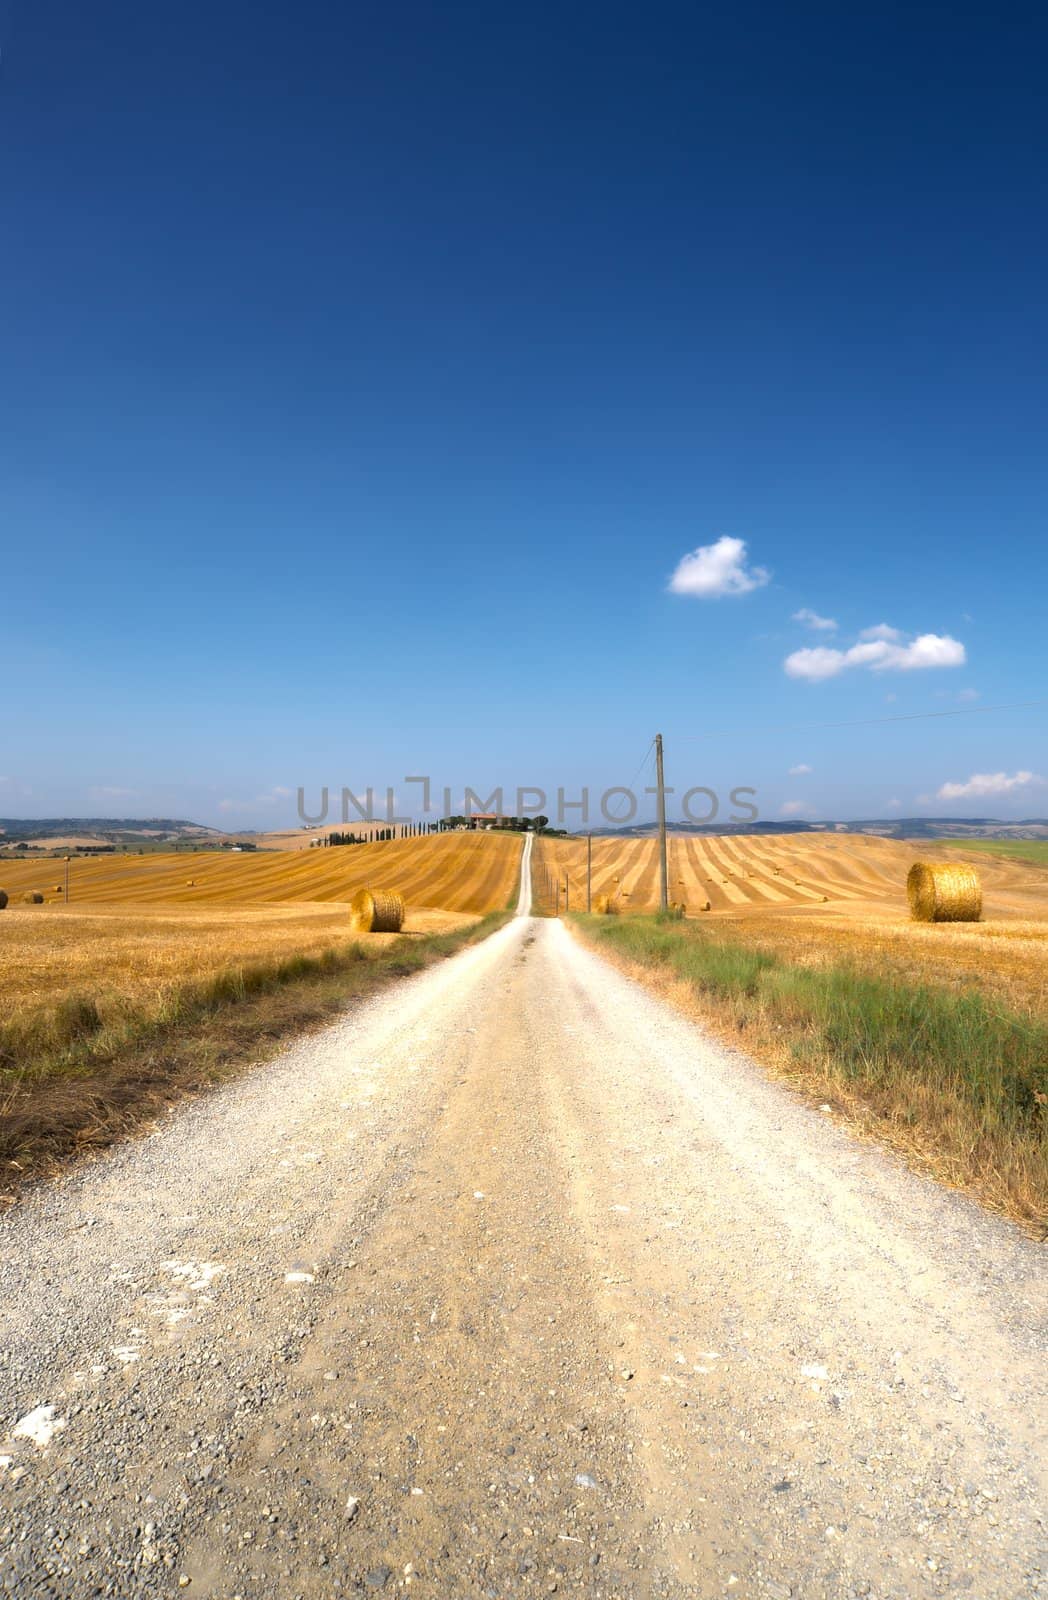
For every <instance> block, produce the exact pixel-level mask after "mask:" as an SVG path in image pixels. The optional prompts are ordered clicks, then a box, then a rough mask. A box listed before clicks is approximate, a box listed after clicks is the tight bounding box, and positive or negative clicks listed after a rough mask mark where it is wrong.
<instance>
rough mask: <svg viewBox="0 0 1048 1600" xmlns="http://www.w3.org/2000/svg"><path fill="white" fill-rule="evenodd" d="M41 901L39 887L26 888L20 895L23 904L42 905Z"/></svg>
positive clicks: (42, 901)
mask: <svg viewBox="0 0 1048 1600" xmlns="http://www.w3.org/2000/svg"><path fill="white" fill-rule="evenodd" d="M43 903H44V897H43V895H42V894H41V893H40V890H39V889H27V890H26V892H25V894H24V895H23V896H22V904H23V905H24V906H42V905H43Z"/></svg>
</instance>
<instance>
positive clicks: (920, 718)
mask: <svg viewBox="0 0 1048 1600" xmlns="http://www.w3.org/2000/svg"><path fill="white" fill-rule="evenodd" d="M1031 706H1048V700H1014V701H1012V702H1011V704H1009V705H1001V706H965V707H963V709H961V710H958V711H911V712H908V713H906V714H904V715H902V716H898V717H863V718H861V719H859V720H858V721H855V722H765V723H758V724H757V725H755V726H751V727H736V728H711V729H708V730H706V731H704V732H702V733H685V734H679V735H675V736H674V737H675V738H682V739H728V738H732V737H733V736H734V735H736V734H740V733H743V734H744V733H795V732H798V731H799V730H801V729H817V728H875V727H879V726H881V725H882V724H883V723H886V722H927V721H930V720H932V719H934V718H936V717H977V716H985V715H986V714H987V713H988V712H992V711H1024V710H1027V709H1029V707H1031ZM645 759H646V758H645ZM642 765H643V763H642Z"/></svg>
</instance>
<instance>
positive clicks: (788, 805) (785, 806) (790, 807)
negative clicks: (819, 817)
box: [779, 800, 811, 817]
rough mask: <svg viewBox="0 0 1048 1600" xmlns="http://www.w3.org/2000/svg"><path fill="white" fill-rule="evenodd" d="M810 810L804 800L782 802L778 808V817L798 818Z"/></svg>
mask: <svg viewBox="0 0 1048 1600" xmlns="http://www.w3.org/2000/svg"><path fill="white" fill-rule="evenodd" d="M810 810H811V806H809V805H808V803H807V802H806V801H804V800H784V801H783V803H782V805H781V806H780V807H779V816H780V817H800V816H803V814H804V813H805V812H806V811H810Z"/></svg>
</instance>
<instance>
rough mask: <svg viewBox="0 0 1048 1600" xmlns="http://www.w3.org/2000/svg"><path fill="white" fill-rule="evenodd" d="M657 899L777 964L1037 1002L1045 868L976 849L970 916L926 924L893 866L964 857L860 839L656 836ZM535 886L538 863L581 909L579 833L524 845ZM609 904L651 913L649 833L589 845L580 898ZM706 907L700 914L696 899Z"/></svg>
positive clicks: (1046, 948) (1046, 923)
mask: <svg viewBox="0 0 1048 1600" xmlns="http://www.w3.org/2000/svg"><path fill="white" fill-rule="evenodd" d="M668 856H669V880H670V881H669V890H670V899H671V900H677V901H680V902H683V904H684V906H685V911H686V915H688V916H689V917H691V916H696V917H701V918H702V919H703V920H704V921H712V922H715V923H717V924H718V925H721V926H722V931H723V932H724V933H725V934H728V933H729V932H730V931H732V930H735V931H737V933H738V934H739V935H740V936H744V937H745V939H746V940H747V941H748V942H751V941H752V942H753V943H756V944H760V945H762V946H763V947H765V948H768V949H774V950H776V951H777V952H778V953H780V954H782V955H784V956H786V957H788V959H790V960H791V961H795V962H800V963H802V964H806V965H822V964H829V963H831V962H835V961H839V960H841V959H846V958H850V959H853V960H857V961H858V962H859V963H860V964H862V965H864V966H866V967H868V968H873V967H876V968H878V969H879V970H883V971H884V972H885V973H886V974H888V973H895V974H897V975H898V976H899V977H900V978H906V979H910V980H912V979H915V978H917V979H920V978H924V979H929V980H932V981H935V982H938V983H943V984H947V985H951V986H963V985H967V986H970V987H974V988H978V989H980V990H982V991H984V992H986V993H996V994H998V995H1000V996H1001V997H1002V998H1008V999H1009V1000H1010V1001H1011V1002H1013V1003H1015V1004H1018V1005H1021V1006H1022V1007H1023V1008H1024V1009H1026V1010H1031V1011H1034V1012H1036V1011H1041V1012H1043V1011H1044V1010H1045V1009H1046V1007H1048V871H1046V870H1045V869H1044V868H1043V867H1040V866H1037V865H1035V864H1033V863H1031V862H1023V861H1010V860H1007V859H999V858H994V857H990V856H979V857H976V858H975V859H974V865H975V866H976V869H977V871H978V872H979V875H980V878H981V879H982V884H983V899H984V910H983V920H982V921H981V922H978V923H941V924H936V925H934V926H930V925H927V924H921V923H915V922H913V921H911V919H910V912H909V905H908V902H907V897H906V874H907V872H908V871H909V868H910V867H911V866H912V864H913V863H914V861H916V860H929V861H935V860H942V861H958V860H964V859H966V858H965V856H964V851H963V848H960V847H957V846H954V845H940V844H931V843H926V842H924V841H913V842H907V841H899V840H894V839H879V838H874V837H872V836H868V835H863V834H831V833H826V834H822V833H818V834H782V835H762V836H760V837H757V838H752V837H746V836H744V835H733V836H724V837H712V836H700V837H699V838H692V837H684V836H682V835H671V837H670V839H669V851H668ZM535 864H536V874H537V877H536V882H537V883H540V880H541V878H542V874H543V872H544V870H545V871H549V872H551V873H554V874H555V875H556V876H557V877H558V878H559V881H560V884H561V905H562V907H563V886H564V882H565V879H567V882H568V886H569V896H570V904H571V908H572V909H573V910H585V907H586V898H585V896H586V841H585V840H579V839H542V840H541V841H538V842H537V843H536V855H535ZM599 894H610V895H612V896H613V897H614V899H615V901H616V904H617V905H618V908H619V910H620V912H622V913H628V912H631V911H637V912H639V911H649V912H650V911H654V910H656V909H657V907H658V853H657V843H656V841H655V840H654V839H629V840H622V841H620V840H616V839H614V838H597V839H594V840H593V896H594V899H595V898H596V896H597V895H599ZM707 900H708V901H709V902H710V908H711V909H710V911H709V912H708V913H707V912H705V911H704V909H703V908H704V906H705V904H706V901H707Z"/></svg>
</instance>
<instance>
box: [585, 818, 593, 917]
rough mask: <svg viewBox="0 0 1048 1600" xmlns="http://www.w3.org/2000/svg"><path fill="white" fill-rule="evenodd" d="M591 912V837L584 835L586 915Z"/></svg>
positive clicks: (590, 834)
mask: <svg viewBox="0 0 1048 1600" xmlns="http://www.w3.org/2000/svg"><path fill="white" fill-rule="evenodd" d="M592 910H593V835H592V833H587V835H586V914H587V915H589V913H590V912H591V911H592Z"/></svg>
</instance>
